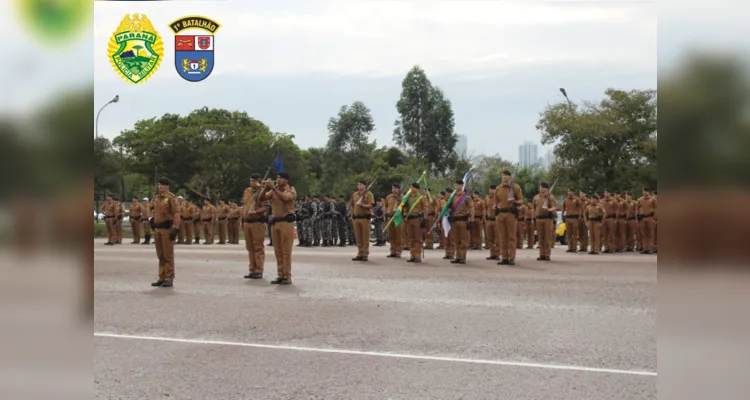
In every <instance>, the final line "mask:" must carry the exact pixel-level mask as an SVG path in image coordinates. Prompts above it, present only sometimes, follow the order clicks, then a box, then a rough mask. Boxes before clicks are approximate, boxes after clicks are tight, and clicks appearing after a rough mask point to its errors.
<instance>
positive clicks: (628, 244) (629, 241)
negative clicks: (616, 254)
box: [625, 192, 638, 252]
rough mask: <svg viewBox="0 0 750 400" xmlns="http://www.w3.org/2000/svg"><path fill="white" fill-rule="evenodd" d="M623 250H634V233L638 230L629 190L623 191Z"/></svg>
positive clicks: (633, 202)
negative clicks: (624, 206)
mask: <svg viewBox="0 0 750 400" xmlns="http://www.w3.org/2000/svg"><path fill="white" fill-rule="evenodd" d="M625 204H626V205H627V206H626V208H625V221H626V229H625V251H628V252H630V251H634V249H635V235H636V234H635V233H636V231H638V224H637V223H636V221H635V201H634V200H633V195H632V194H630V192H625Z"/></svg>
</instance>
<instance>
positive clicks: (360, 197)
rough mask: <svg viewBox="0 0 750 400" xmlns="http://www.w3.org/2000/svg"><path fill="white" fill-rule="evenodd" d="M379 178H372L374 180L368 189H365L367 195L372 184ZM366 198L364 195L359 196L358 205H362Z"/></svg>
mask: <svg viewBox="0 0 750 400" xmlns="http://www.w3.org/2000/svg"><path fill="white" fill-rule="evenodd" d="M377 180H378V179H377V178H375V179H373V180H372V182H370V184H369V185H368V186H367V189H365V195H367V192H369V191H370V188H372V185H373V184H375V182H376V181H377ZM364 198H365V197H364V196H359V201H358V202H357V205H359V206H361V205H362V201H363V200H364Z"/></svg>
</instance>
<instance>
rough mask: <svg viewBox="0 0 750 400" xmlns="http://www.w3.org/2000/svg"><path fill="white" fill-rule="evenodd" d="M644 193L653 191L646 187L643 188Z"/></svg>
mask: <svg viewBox="0 0 750 400" xmlns="http://www.w3.org/2000/svg"><path fill="white" fill-rule="evenodd" d="M643 191H644V192H650V191H651V190H649V188H648V187H644V188H643Z"/></svg>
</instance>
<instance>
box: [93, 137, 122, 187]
mask: <svg viewBox="0 0 750 400" xmlns="http://www.w3.org/2000/svg"><path fill="white" fill-rule="evenodd" d="M124 172H125V162H124V159H123V157H122V156H121V155H120V153H119V152H117V151H115V149H114V148H113V147H112V144H111V143H110V141H109V139H107V138H103V137H100V138H96V139H94V195H95V196H96V197H97V199H100V200H101V199H103V198H104V197H105V196H106V195H108V194H114V195H117V196H124V195H125V194H124V193H120V192H121V191H122V179H123V174H124ZM123 200H124V199H123Z"/></svg>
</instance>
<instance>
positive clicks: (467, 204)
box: [448, 179, 474, 264]
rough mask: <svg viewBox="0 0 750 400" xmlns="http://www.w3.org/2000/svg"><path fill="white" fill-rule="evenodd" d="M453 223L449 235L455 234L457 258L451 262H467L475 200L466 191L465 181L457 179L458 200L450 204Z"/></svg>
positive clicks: (451, 221)
mask: <svg viewBox="0 0 750 400" xmlns="http://www.w3.org/2000/svg"><path fill="white" fill-rule="evenodd" d="M449 221H450V223H451V227H450V232H449V233H448V235H455V243H456V245H455V246H456V247H455V248H456V259H455V260H452V261H451V264H466V251H467V250H468V249H469V230H470V229H471V228H472V227H473V226H474V200H473V199H472V198H471V196H469V194H468V193H466V192H465V191H464V181H463V180H461V179H459V180H457V181H456V200H455V201H454V202H453V204H452V205H451V206H450V218H449Z"/></svg>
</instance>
